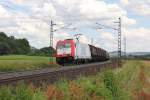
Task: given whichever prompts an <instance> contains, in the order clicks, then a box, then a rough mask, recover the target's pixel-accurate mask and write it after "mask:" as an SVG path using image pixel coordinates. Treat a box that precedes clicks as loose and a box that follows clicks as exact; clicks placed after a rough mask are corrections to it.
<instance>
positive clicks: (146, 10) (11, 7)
mask: <svg viewBox="0 0 150 100" xmlns="http://www.w3.org/2000/svg"><path fill="white" fill-rule="evenodd" d="M119 17H120V18H121V23H122V48H124V42H125V41H124V38H125V37H126V47H127V52H150V0H0V31H2V32H5V33H6V34H7V35H8V36H15V37H16V38H27V39H28V40H29V42H30V44H31V46H33V47H36V48H42V47H45V46H49V35H50V21H51V20H52V21H53V22H54V23H55V24H56V25H54V30H57V31H55V32H54V46H55V44H56V42H57V41H58V40H63V39H67V38H73V37H74V35H75V34H82V36H81V37H80V41H81V42H84V43H88V44H93V45H95V46H98V47H101V48H104V49H106V50H108V51H116V50H117V35H118V34H117V31H116V30H113V29H111V28H107V27H103V26H101V25H98V24H96V23H99V24H102V25H105V26H109V27H112V28H118V24H117V23H115V22H118V18H119Z"/></svg>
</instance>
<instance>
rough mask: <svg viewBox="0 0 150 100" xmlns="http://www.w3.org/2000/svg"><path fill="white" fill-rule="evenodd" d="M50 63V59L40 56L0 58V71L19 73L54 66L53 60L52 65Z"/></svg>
mask: <svg viewBox="0 0 150 100" xmlns="http://www.w3.org/2000/svg"><path fill="white" fill-rule="evenodd" d="M50 61H52V58H50V57H41V56H25V55H9V56H0V71H20V70H31V69H38V68H43V67H52V66H56V64H55V59H53V61H54V65H52V63H50Z"/></svg>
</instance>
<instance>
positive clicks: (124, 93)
mask: <svg viewBox="0 0 150 100" xmlns="http://www.w3.org/2000/svg"><path fill="white" fill-rule="evenodd" d="M10 98H11V99H10ZM149 98H150V61H134V60H132V61H127V62H126V63H124V65H123V67H121V68H117V69H113V70H106V71H104V72H102V73H98V74H97V75H93V76H88V77H84V76H81V77H79V78H78V79H76V80H72V81H69V80H65V79H63V80H60V81H59V82H56V83H55V84H53V85H52V84H50V85H48V86H47V85H43V86H41V87H40V88H39V87H35V86H33V85H30V86H26V85H23V84H21V85H20V84H19V85H18V86H17V87H16V88H13V87H1V88H0V100H150V99H149Z"/></svg>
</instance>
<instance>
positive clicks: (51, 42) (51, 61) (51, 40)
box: [50, 20, 54, 64]
mask: <svg viewBox="0 0 150 100" xmlns="http://www.w3.org/2000/svg"><path fill="white" fill-rule="evenodd" d="M53 25H54V24H53V21H52V20H51V25H50V26H51V28H50V63H52V64H53Z"/></svg>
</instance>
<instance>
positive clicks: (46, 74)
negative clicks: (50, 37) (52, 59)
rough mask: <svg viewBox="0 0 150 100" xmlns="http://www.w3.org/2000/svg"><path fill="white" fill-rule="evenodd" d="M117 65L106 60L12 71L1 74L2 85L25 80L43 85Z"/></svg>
mask: <svg viewBox="0 0 150 100" xmlns="http://www.w3.org/2000/svg"><path fill="white" fill-rule="evenodd" d="M115 67H117V64H116V62H114V61H106V62H99V63H92V64H84V65H76V66H64V67H60V68H45V69H41V70H34V71H23V72H12V73H3V74H0V85H8V84H12V85H15V84H16V83H18V82H20V81H23V82H24V83H27V84H30V83H32V84H35V85H41V84H43V82H44V83H45V84H46V83H47V84H49V83H53V82H56V81H58V80H60V79H63V78H67V79H74V78H77V77H78V76H80V75H93V74H96V73H97V72H100V71H103V70H104V69H106V68H115Z"/></svg>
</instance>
